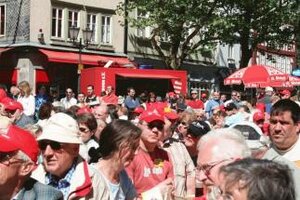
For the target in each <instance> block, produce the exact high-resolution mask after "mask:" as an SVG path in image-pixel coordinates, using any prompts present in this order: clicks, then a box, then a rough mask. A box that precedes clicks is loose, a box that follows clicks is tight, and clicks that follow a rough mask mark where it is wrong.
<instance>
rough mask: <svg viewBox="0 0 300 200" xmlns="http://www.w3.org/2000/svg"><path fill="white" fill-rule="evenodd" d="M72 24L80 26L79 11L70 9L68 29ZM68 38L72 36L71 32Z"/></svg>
mask: <svg viewBox="0 0 300 200" xmlns="http://www.w3.org/2000/svg"><path fill="white" fill-rule="evenodd" d="M72 26H75V27H79V22H78V12H77V11H72V10H70V11H69V15H68V29H69V28H70V27H72ZM68 38H70V33H68Z"/></svg>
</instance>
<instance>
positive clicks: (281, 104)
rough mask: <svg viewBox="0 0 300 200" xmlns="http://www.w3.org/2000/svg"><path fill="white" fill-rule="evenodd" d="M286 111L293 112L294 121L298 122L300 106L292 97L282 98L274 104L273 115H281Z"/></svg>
mask: <svg viewBox="0 0 300 200" xmlns="http://www.w3.org/2000/svg"><path fill="white" fill-rule="evenodd" d="M286 111H289V112H291V115H292V119H293V122H294V123H298V122H299V121H300V107H299V105H298V104H297V103H296V102H294V101H292V100H290V99H281V100H279V101H277V102H276V103H275V104H274V105H273V106H272V110H271V116H274V115H279V114H281V113H282V112H286Z"/></svg>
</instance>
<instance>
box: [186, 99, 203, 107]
mask: <svg viewBox="0 0 300 200" xmlns="http://www.w3.org/2000/svg"><path fill="white" fill-rule="evenodd" d="M187 105H188V106H190V107H191V108H193V109H200V108H202V109H204V103H203V102H202V101H201V100H199V99H195V100H189V101H188V102H187Z"/></svg>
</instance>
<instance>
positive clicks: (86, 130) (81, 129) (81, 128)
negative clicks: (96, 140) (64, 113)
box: [79, 127, 90, 133]
mask: <svg viewBox="0 0 300 200" xmlns="http://www.w3.org/2000/svg"><path fill="white" fill-rule="evenodd" d="M79 131H80V132H84V133H86V132H88V131H90V129H88V128H83V127H80V128H79Z"/></svg>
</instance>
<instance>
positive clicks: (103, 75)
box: [101, 72, 106, 91]
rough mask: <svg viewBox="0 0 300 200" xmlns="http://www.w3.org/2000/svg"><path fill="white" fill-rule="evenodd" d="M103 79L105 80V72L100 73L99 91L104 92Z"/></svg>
mask: <svg viewBox="0 0 300 200" xmlns="http://www.w3.org/2000/svg"><path fill="white" fill-rule="evenodd" d="M105 79H106V74H105V72H101V91H105Z"/></svg>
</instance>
